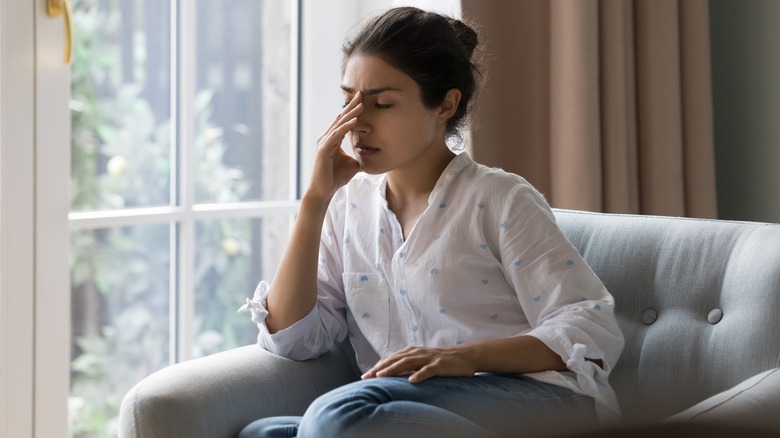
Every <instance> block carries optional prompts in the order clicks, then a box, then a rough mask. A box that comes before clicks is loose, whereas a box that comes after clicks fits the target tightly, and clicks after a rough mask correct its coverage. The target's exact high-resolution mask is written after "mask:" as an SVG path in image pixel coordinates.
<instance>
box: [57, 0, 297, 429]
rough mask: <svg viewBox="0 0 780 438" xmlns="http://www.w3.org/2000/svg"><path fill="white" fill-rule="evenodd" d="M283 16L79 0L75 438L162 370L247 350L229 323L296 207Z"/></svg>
mask: <svg viewBox="0 0 780 438" xmlns="http://www.w3.org/2000/svg"><path fill="white" fill-rule="evenodd" d="M297 16H298V5H297V4H296V2H294V1H289V0H274V1H257V0H229V1H228V0H222V1H214V0H195V1H181V2H175V1H170V2H161V1H159V0H77V1H75V2H74V4H73V21H74V24H75V36H76V38H75V41H76V47H75V56H74V61H73V64H72V70H71V72H72V73H71V74H72V87H71V96H72V97H71V114H72V152H71V157H72V159H71V214H70V216H69V218H70V229H71V262H70V263H71V268H70V269H71V302H72V315H71V318H72V323H71V328H72V345H71V357H72V362H71V396H70V401H69V415H70V428H71V434H72V435H74V436H97V435H100V436H103V435H106V434H108V435H115V433H116V431H115V430H114V428H115V425H116V419H117V415H118V411H119V405H120V403H121V400H122V397H123V396H124V394H125V393H126V392H127V390H128V389H130V387H131V386H132V385H133V384H135V383H136V382H137V381H138V380H140V379H141V378H143V377H144V376H146V375H148V374H149V373H151V372H153V371H155V370H158V369H160V368H162V367H164V366H167V365H169V364H172V363H175V362H178V361H182V360H186V359H189V358H194V357H198V356H202V355H206V354H210V353H214V352H217V351H222V350H225V349H229V348H234V347H237V346H240V345H246V344H251V343H252V342H254V338H255V336H256V333H257V330H256V328H255V327H254V326H253V324H251V323H250V322H249V321H248V319H247V318H246V316H245V315H238V314H237V313H236V310H237V309H238V307H240V306H241V304H242V303H243V301H244V298H245V297H246V296H247V295H251V293H252V291H253V289H254V287H255V285H256V284H257V282H258V281H259V280H260V279H261V278H270V277H271V276H272V275H273V272H274V271H275V267H276V264H277V263H278V259H279V257H280V253H281V249H282V248H283V246H284V244H285V242H286V239H287V235H288V232H289V225H290V221H291V219H292V215H293V214H294V212H295V208H296V206H297V201H296V199H297V191H298V182H297V181H298V171H297V166H298V148H297V139H296V132H297V126H298V123H297V116H296V114H297V113H296V111H295V110H296V106H295V104H294V103H295V101H296V96H297V90H296V87H297V84H298V80H297V76H298V75H297V74H298V71H297V51H296V50H295V47H296V44H297V40H298V37H297V29H298V23H297Z"/></svg>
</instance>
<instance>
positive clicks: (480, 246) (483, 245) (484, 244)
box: [479, 243, 487, 249]
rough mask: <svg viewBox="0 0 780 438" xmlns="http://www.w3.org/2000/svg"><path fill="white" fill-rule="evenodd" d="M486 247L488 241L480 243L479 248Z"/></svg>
mask: <svg viewBox="0 0 780 438" xmlns="http://www.w3.org/2000/svg"><path fill="white" fill-rule="evenodd" d="M485 248H487V243H480V244H479V249H485Z"/></svg>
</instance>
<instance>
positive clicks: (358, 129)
mask: <svg viewBox="0 0 780 438" xmlns="http://www.w3.org/2000/svg"><path fill="white" fill-rule="evenodd" d="M370 130H371V124H370V123H369V119H368V117H367V116H366V113H365V112H362V113H360V114H358V115H357V123H356V124H355V127H354V128H352V132H355V133H358V134H365V133H367V132H369V131H370Z"/></svg>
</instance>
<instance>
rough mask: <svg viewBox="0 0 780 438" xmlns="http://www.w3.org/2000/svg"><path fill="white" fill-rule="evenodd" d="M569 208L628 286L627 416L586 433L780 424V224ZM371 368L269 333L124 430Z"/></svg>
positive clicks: (274, 398) (270, 403)
mask: <svg viewBox="0 0 780 438" xmlns="http://www.w3.org/2000/svg"><path fill="white" fill-rule="evenodd" d="M555 215H556V218H557V221H558V224H559V226H560V228H561V229H562V230H563V232H564V233H565V234H566V235H567V237H568V238H569V240H570V241H571V242H572V243H573V244H574V245H575V246H576V247H577V249H578V250H579V251H580V253H581V254H582V255H583V257H584V258H585V260H586V261H587V262H588V263H589V264H590V266H591V267H592V268H593V270H594V271H595V272H596V274H597V275H598V276H599V278H601V280H602V281H603V282H604V284H605V285H606V287H607V289H608V290H609V291H610V292H611V293H612V294H613V295H614V297H615V301H616V308H615V314H616V317H617V321H618V324H619V325H620V328H621V329H622V330H623V333H624V335H625V339H626V346H625V349H624V351H623V354H622V356H621V358H620V361H619V363H618V365H617V366H616V367H615V368H614V370H613V373H612V374H611V377H610V381H611V383H612V385H613V387H614V389H615V391H616V393H617V394H618V398H619V400H620V403H621V406H622V409H623V415H624V423H623V424H620V425H605V426H604V430H601V431H596V433H595V434H593V433H594V431H583V433H582V436H586V435H587V436H600V437H602V436H605V435H606V436H610V432H612V433H613V435H614V436H645V435H642V431H645V432H647V433H648V435H647V436H649V433H652V434H653V435H658V434H660V435H665V436H690V435H691V434H692V433H693V432H694V431H695V430H699V431H700V432H705V433H707V434H708V436H742V435H744V434H745V433H747V432H750V433H751V434H752V435H753V436H762V434H764V435H765V436H780V225H778V224H763V223H749V222H734V221H723V220H703V219H688V218H673V217H658V216H641V215H619V214H605V213H589V212H582V211H571V210H559V209H556V210H555ZM247 323H250V322H249V321H248V320H247ZM358 376H359V372H358V370H357V367H356V365H355V362H354V358H353V354H352V352H351V347H350V345H349V344H348V343H344V344H342V345H339V346H336V347H335V348H334V349H333V350H332V351H331V352H329V353H327V354H325V355H323V356H321V357H319V358H317V359H314V360H310V361H304V362H294V361H291V360H288V359H285V358H282V357H278V356H275V355H272V354H270V353H268V352H266V351H263V350H262V349H261V348H259V347H258V346H256V345H249V346H245V347H241V348H237V349H234V350H230V351H225V352H222V353H217V354H214V355H211V356H207V357H203V358H199V359H194V360H191V361H187V362H183V363H180V364H176V365H173V366H170V367H168V368H165V369H163V370H160V371H158V372H156V373H154V374H152V375H150V376H148V377H147V378H145V379H143V380H142V381H141V382H139V383H138V384H137V385H135V387H133V388H132V390H130V391H129V392H128V393H127V395H126V396H125V397H124V400H123V402H122V407H121V414H120V436H121V437H128V438H130V437H143V438H153V437H179V436H181V437H185V436H186V437H193V438H194V437H204V438H205V437H209V438H219V437H234V436H236V435H237V434H238V432H239V431H240V430H241V429H242V428H243V427H244V426H245V425H246V424H248V423H250V422H251V421H252V420H254V419H257V418H261V417H265V416H276V415H301V414H302V413H303V412H304V410H305V409H306V407H307V406H308V404H309V403H310V402H311V401H312V400H313V399H314V398H316V397H317V396H318V395H320V394H322V393H324V392H326V391H328V390H329V389H331V388H334V387H336V386H339V385H342V384H345V383H348V382H350V381H353V380H355V379H357V378H358ZM627 429H631V431H630V432H629V431H627ZM674 431H678V432H679V435H675V432H674ZM708 431H709V432H708ZM713 432H714V433H713ZM588 433H591V434H592V435H588ZM719 433H720V435H719ZM696 436H698V435H696Z"/></svg>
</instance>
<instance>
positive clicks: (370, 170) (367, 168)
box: [360, 162, 386, 175]
mask: <svg viewBox="0 0 780 438" xmlns="http://www.w3.org/2000/svg"><path fill="white" fill-rule="evenodd" d="M360 171H361V172H363V173H367V174H369V175H381V174H383V173H385V172H386V171H385V170H384V169H380V168H379V167H378V166H372V165H370V164H368V165H367V164H366V163H363V162H361V163H360Z"/></svg>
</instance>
